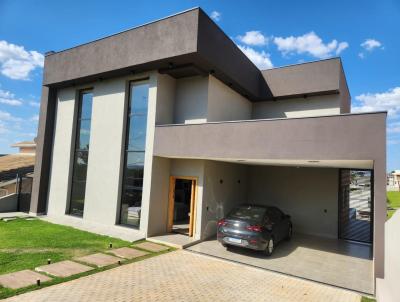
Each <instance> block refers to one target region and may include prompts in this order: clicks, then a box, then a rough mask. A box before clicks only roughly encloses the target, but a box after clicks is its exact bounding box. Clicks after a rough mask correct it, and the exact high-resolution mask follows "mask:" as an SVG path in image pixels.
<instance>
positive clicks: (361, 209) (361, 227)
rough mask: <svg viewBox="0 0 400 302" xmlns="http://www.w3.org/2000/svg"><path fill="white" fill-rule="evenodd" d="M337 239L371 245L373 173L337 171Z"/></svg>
mask: <svg viewBox="0 0 400 302" xmlns="http://www.w3.org/2000/svg"><path fill="white" fill-rule="evenodd" d="M339 174H340V177H339V238H341V239H346V240H354V241H360V242H365V243H372V231H373V218H374V217H373V171H370V170H350V169H341V170H340V171H339Z"/></svg>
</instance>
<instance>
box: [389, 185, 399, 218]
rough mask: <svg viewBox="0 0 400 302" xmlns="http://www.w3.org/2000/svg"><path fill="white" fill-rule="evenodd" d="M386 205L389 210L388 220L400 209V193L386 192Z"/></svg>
mask: <svg viewBox="0 0 400 302" xmlns="http://www.w3.org/2000/svg"><path fill="white" fill-rule="evenodd" d="M387 204H388V207H390V208H391V209H388V210H387V214H388V219H390V217H392V216H393V214H394V212H396V210H397V209H399V208H400V192H395V191H390V192H387Z"/></svg>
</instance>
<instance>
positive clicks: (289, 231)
mask: <svg viewBox="0 0 400 302" xmlns="http://www.w3.org/2000/svg"><path fill="white" fill-rule="evenodd" d="M292 235H293V226H292V224H290V225H289V230H288V234H287V237H286V240H290V239H292Z"/></svg>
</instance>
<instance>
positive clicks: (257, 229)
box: [246, 225, 263, 232]
mask: <svg viewBox="0 0 400 302" xmlns="http://www.w3.org/2000/svg"><path fill="white" fill-rule="evenodd" d="M246 229H248V230H249V231H252V232H262V231H263V228H262V226H260V225H249V226H248V227H246Z"/></svg>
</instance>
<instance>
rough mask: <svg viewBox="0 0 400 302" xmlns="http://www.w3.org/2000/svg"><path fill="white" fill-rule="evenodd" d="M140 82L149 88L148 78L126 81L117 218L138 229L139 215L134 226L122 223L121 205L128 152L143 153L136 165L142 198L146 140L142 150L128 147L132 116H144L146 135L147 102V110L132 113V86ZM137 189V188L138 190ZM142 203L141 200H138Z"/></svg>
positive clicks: (125, 225) (119, 221) (123, 195)
mask: <svg viewBox="0 0 400 302" xmlns="http://www.w3.org/2000/svg"><path fill="white" fill-rule="evenodd" d="M141 84H146V85H149V88H150V83H149V78H148V77H146V78H141V79H135V80H131V81H128V83H127V94H128V97H127V102H128V106H127V110H126V113H125V116H126V123H125V137H124V139H125V141H124V148H123V165H122V169H123V171H122V182H121V185H120V188H121V194H120V203H119V218H118V224H119V225H121V226H124V227H129V228H133V229H137V230H139V229H140V221H141V217H140V220H139V225H138V226H135V225H132V224H128V223H123V221H122V205H123V204H124V198H125V192H126V190H125V188H126V186H128V184H127V183H126V182H127V168H126V167H127V162H128V154H129V153H142V154H143V163H142V164H139V165H137V167H141V169H142V174H143V178H141V180H142V186H141V190H140V192H141V198H142V199H143V181H144V164H145V163H144V161H145V154H146V142H145V146H144V149H143V150H134V149H129V135H130V127H131V123H132V118H133V117H135V116H144V117H146V136H147V119H148V111H149V107H148V106H149V104H148V103H147V110H146V112H140V113H134V112H132V87H133V86H135V85H141ZM148 98H149V93H148ZM138 179H139V178H135V182H136V181H138ZM138 191H139V190H138ZM140 202H141V204H142V200H141V201H140Z"/></svg>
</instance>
